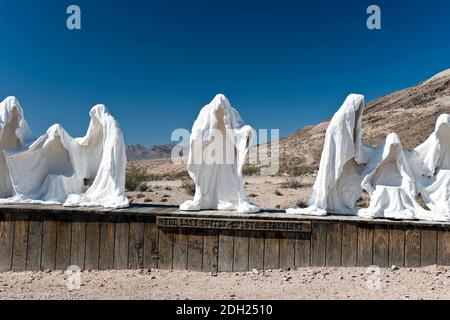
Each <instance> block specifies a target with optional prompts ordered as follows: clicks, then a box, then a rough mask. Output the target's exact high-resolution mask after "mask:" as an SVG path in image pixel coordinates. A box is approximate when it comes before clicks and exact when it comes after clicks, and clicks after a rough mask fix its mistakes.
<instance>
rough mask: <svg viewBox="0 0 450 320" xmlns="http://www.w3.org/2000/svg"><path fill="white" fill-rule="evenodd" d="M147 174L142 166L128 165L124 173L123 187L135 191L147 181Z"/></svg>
mask: <svg viewBox="0 0 450 320" xmlns="http://www.w3.org/2000/svg"><path fill="white" fill-rule="evenodd" d="M148 178H149V177H148V174H147V173H146V172H145V170H144V169H142V168H136V167H130V168H129V169H128V170H127V172H126V175H125V188H126V189H127V190H128V191H136V190H137V189H138V187H139V186H141V185H142V184H144V183H145V182H147V181H148Z"/></svg>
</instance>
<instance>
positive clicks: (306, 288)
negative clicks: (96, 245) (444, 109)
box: [0, 266, 450, 300]
mask: <svg viewBox="0 0 450 320" xmlns="http://www.w3.org/2000/svg"><path fill="white" fill-rule="evenodd" d="M378 271H379V276H377V271H376V272H375V273H371V272H370V270H368V269H367V268H303V269H297V270H290V271H283V270H276V271H265V272H258V271H256V270H255V271H254V272H247V273H221V274H218V275H211V274H209V273H197V272H189V271H161V270H160V271H156V270H153V271H150V270H138V271H91V272H88V271H84V272H82V273H81V287H80V289H78V290H73V291H69V289H68V287H67V279H66V278H67V275H65V274H64V272H62V271H57V272H22V273H14V272H7V273H0V300H3V299H181V300H182V299H450V290H449V288H450V268H444V267H437V266H432V267H427V268H417V269H409V268H401V269H398V270H393V269H380V270H378Z"/></svg>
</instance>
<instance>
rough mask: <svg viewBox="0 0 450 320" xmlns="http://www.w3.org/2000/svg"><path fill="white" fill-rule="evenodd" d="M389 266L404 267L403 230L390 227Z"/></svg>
mask: <svg viewBox="0 0 450 320" xmlns="http://www.w3.org/2000/svg"><path fill="white" fill-rule="evenodd" d="M389 265H391V266H392V265H396V266H398V267H404V266H405V230H404V228H403V227H400V228H398V227H391V232H390V234H389Z"/></svg>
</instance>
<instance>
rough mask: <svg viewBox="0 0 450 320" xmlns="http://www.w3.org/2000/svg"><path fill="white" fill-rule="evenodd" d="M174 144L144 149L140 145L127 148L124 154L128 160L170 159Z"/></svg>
mask: <svg viewBox="0 0 450 320" xmlns="http://www.w3.org/2000/svg"><path fill="white" fill-rule="evenodd" d="M174 146H175V145H174V144H158V145H154V146H151V147H150V148H146V147H144V146H142V145H140V144H133V145H131V146H127V150H126V154H127V159H128V160H148V159H166V158H170V156H171V154H172V149H173V148H174Z"/></svg>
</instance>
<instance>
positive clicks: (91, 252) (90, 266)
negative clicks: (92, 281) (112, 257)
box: [85, 215, 100, 270]
mask: <svg viewBox="0 0 450 320" xmlns="http://www.w3.org/2000/svg"><path fill="white" fill-rule="evenodd" d="M99 258H100V221H99V218H98V217H97V216H96V215H90V216H89V217H88V222H87V224H86V260H85V268H86V269H87V270H98V263H99Z"/></svg>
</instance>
